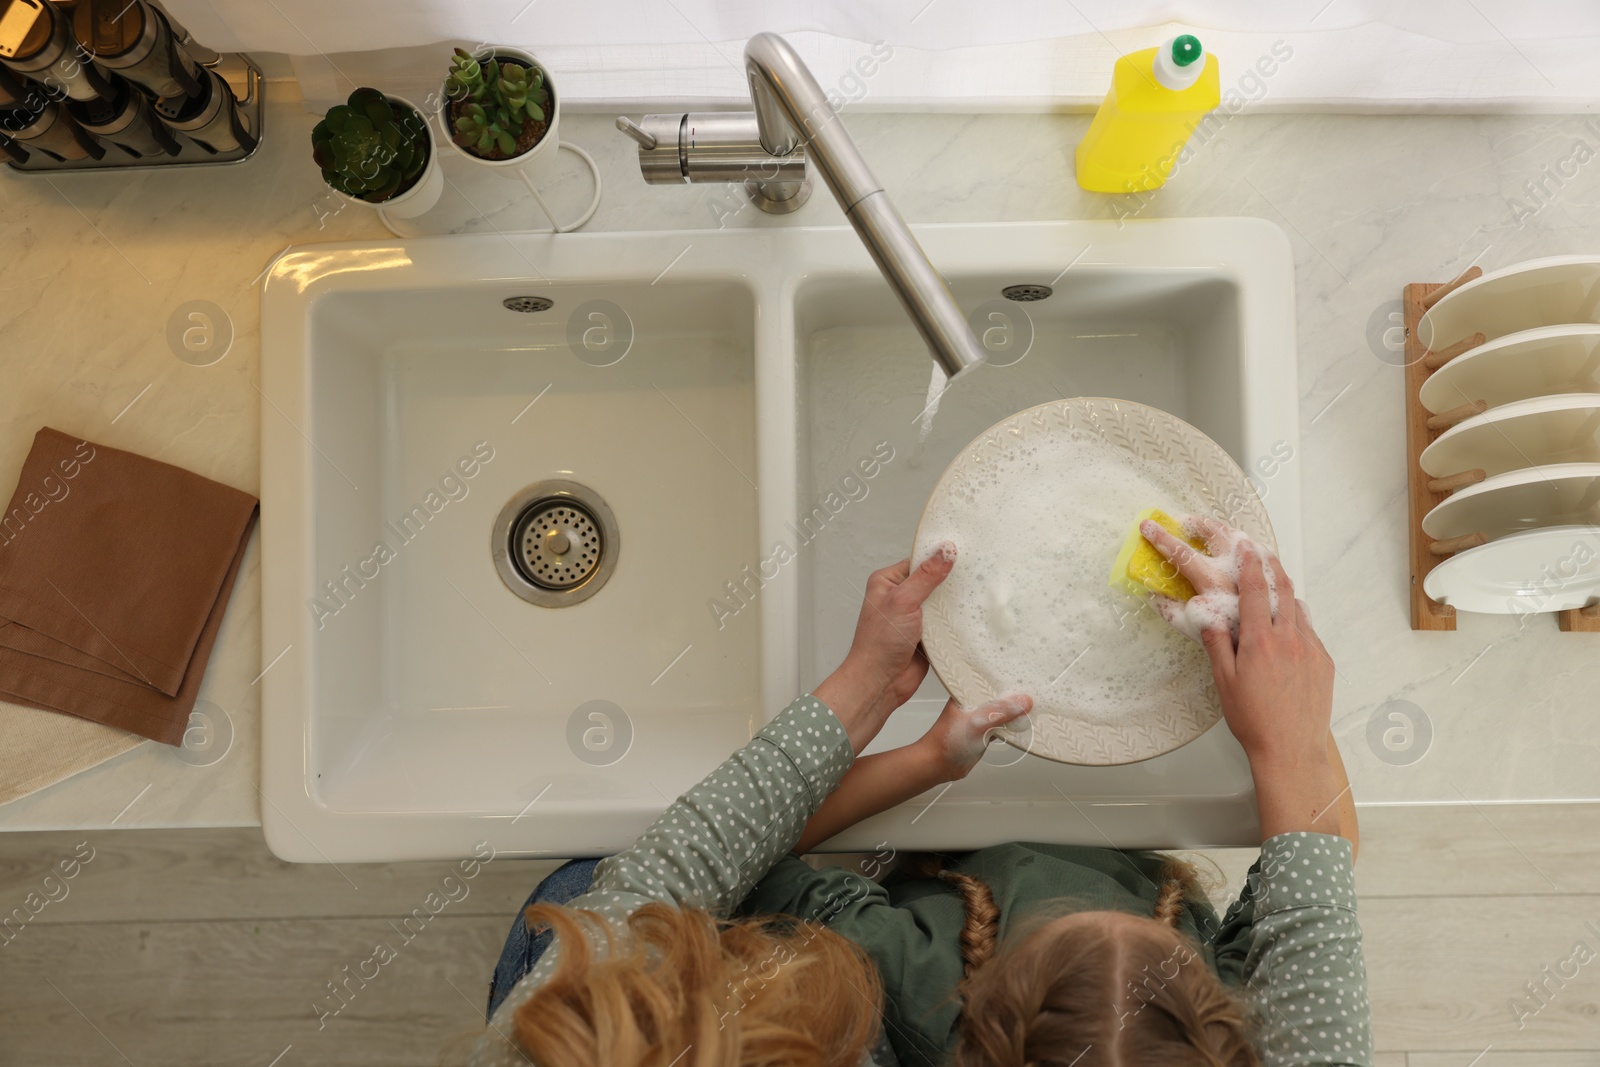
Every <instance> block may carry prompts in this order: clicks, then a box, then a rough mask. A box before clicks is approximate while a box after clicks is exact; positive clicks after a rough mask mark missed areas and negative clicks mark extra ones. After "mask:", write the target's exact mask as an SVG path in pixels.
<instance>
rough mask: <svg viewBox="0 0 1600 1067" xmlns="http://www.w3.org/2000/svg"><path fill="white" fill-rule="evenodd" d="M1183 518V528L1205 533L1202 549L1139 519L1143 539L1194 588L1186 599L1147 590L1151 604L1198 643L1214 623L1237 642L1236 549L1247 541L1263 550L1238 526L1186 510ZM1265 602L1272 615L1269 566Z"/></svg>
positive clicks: (1273, 604)
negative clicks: (1237, 528)
mask: <svg viewBox="0 0 1600 1067" xmlns="http://www.w3.org/2000/svg"><path fill="white" fill-rule="evenodd" d="M1183 523H1184V526H1185V527H1186V529H1187V530H1189V531H1192V532H1193V533H1194V534H1195V535H1197V536H1199V537H1201V538H1202V539H1204V541H1205V543H1206V551H1205V552H1199V551H1196V550H1195V549H1194V548H1193V547H1192V546H1191V545H1189V544H1188V543H1186V542H1185V541H1182V540H1180V539H1179V538H1176V537H1174V536H1172V534H1171V533H1169V532H1168V531H1167V530H1166V529H1165V528H1164V527H1162V526H1161V524H1160V523H1156V522H1152V521H1150V520H1149V519H1146V520H1145V521H1144V522H1142V523H1140V524H1139V532H1140V533H1141V534H1143V535H1144V537H1145V540H1147V541H1149V542H1150V543H1151V544H1152V545H1155V546H1156V548H1157V549H1158V550H1159V551H1160V552H1161V554H1162V555H1163V556H1165V557H1167V561H1168V562H1169V563H1171V564H1172V565H1173V566H1175V567H1176V568H1177V569H1178V573H1179V574H1181V575H1183V576H1184V577H1185V578H1187V579H1189V584H1190V585H1192V586H1194V589H1195V595H1194V596H1193V597H1192V598H1191V599H1189V600H1173V599H1172V598H1171V597H1165V596H1161V595H1160V594H1156V593H1152V594H1151V596H1150V604H1151V606H1152V607H1154V608H1155V609H1156V611H1158V612H1160V614H1161V617H1162V618H1164V619H1166V620H1167V622H1169V623H1171V624H1172V626H1173V628H1174V629H1176V630H1177V631H1178V632H1179V633H1181V634H1183V635H1184V636H1185V637H1187V638H1189V639H1190V640H1191V641H1194V642H1195V643H1197V644H1205V634H1206V633H1207V632H1209V631H1214V630H1218V629H1224V630H1226V631H1227V632H1228V634H1229V636H1230V637H1231V638H1232V640H1233V641H1234V643H1237V642H1238V640H1239V574H1240V567H1241V562H1240V561H1241V559H1242V556H1241V553H1242V552H1243V551H1244V549H1245V548H1246V546H1248V547H1250V548H1251V549H1254V550H1255V552H1256V554H1257V555H1264V554H1265V550H1264V549H1262V548H1261V546H1259V545H1257V544H1256V543H1255V542H1254V541H1251V540H1250V538H1249V537H1247V536H1245V534H1243V533H1242V532H1240V531H1239V530H1235V529H1234V528H1233V527H1231V526H1228V525H1225V524H1224V523H1221V522H1218V521H1217V520H1216V519H1208V518H1206V517H1205V516H1203V515H1187V516H1184V519H1183ZM1208 553H1209V554H1208ZM1267 603H1268V609H1269V611H1270V612H1271V614H1272V616H1273V617H1276V616H1277V614H1278V590H1277V585H1276V579H1275V577H1274V576H1273V574H1272V573H1271V572H1270V571H1268V572H1267Z"/></svg>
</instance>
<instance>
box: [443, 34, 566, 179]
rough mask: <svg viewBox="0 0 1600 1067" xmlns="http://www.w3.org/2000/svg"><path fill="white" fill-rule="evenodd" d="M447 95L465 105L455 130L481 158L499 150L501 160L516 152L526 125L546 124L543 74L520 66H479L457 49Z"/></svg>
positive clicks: (547, 100) (547, 92) (497, 63)
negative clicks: (532, 123)
mask: <svg viewBox="0 0 1600 1067" xmlns="http://www.w3.org/2000/svg"><path fill="white" fill-rule="evenodd" d="M444 90H445V96H446V97H448V98H449V99H450V101H451V102H452V103H453V104H460V105H464V106H462V107H461V108H460V109H459V110H458V112H457V114H456V118H455V130H456V133H457V134H459V135H460V136H461V137H462V138H464V139H465V141H464V143H465V144H466V145H467V146H469V147H471V148H472V149H473V150H474V151H475V152H476V153H477V154H478V155H483V154H484V153H486V152H489V151H491V150H493V149H495V148H498V149H499V150H500V154H501V155H503V156H510V155H513V154H514V153H515V152H516V150H517V138H518V136H519V135H520V134H521V133H522V130H523V127H524V126H526V125H527V123H528V120H530V119H532V120H534V121H539V122H542V121H544V118H545V107H546V106H547V105H548V104H549V103H550V90H549V89H548V88H547V87H546V86H545V84H544V71H542V70H540V69H539V68H538V67H533V66H524V65H522V64H521V63H517V62H502V61H500V60H497V59H490V60H488V61H487V62H483V63H480V62H479V61H478V60H477V59H475V58H473V56H472V54H471V53H469V52H467V51H465V50H464V49H460V48H457V49H456V50H455V57H454V58H453V59H452V60H451V64H450V74H449V76H448V77H447V78H445V83H444Z"/></svg>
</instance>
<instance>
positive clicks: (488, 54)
mask: <svg viewBox="0 0 1600 1067" xmlns="http://www.w3.org/2000/svg"><path fill="white" fill-rule="evenodd" d="M497 56H498V57H503V58H506V59H514V60H516V61H517V62H518V63H521V64H523V65H525V66H528V67H532V68H537V69H538V70H540V71H543V72H544V84H545V87H546V88H547V89H549V90H550V116H549V117H550V125H549V127H548V128H547V129H546V130H545V131H544V136H543V137H541V138H540V139H539V143H538V144H536V145H534V146H533V147H532V148H530V149H528V150H527V151H526V152H524V153H522V155H520V156H512V157H511V158H510V159H484V158H483V157H482V156H476V155H473V154H472V153H471V152H468V151H467V150H466V149H465V148H462V147H461V146H460V145H459V144H457V143H456V138H455V131H454V130H452V129H451V128H450V99H449V97H447V96H446V95H445V91H444V84H443V83H442V82H441V83H440V86H439V110H438V112H437V114H438V118H439V129H440V130H441V131H443V140H444V143H445V144H447V145H449V146H450V147H451V148H452V149H454V150H455V153H456V154H457V155H458V156H460V157H462V158H463V159H469V160H471V161H472V162H473V163H476V164H477V165H478V166H480V167H488V168H489V169H490V170H492V171H494V172H496V173H497V174H500V175H501V176H502V177H506V178H511V179H513V180H518V181H520V180H521V178H522V174H526V175H527V176H528V177H529V178H538V177H540V176H541V175H543V174H545V173H546V172H547V171H548V170H549V169H550V167H551V165H552V164H553V163H554V162H555V158H556V147H557V145H559V144H560V143H561V138H560V135H559V129H558V127H559V126H560V124H561V96H560V94H559V93H557V92H556V85H555V79H553V78H551V77H550V70H549V68H548V67H546V66H545V65H544V64H543V63H541V62H539V60H538V59H537V58H536V57H535V56H534V54H533V53H532V52H527V51H524V50H522V49H521V48H512V47H510V46H508V45H494V46H492V47H488V48H480V49H478V50H477V51H476V52H474V53H473V54H472V58H473V59H476V60H477V61H478V62H479V63H487V62H488V61H489V60H491V59H494V58H495V57H497ZM519 172H520V173H519Z"/></svg>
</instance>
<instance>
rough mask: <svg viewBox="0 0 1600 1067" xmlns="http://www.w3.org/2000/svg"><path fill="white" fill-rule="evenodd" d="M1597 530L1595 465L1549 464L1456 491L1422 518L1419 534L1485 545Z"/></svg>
mask: <svg viewBox="0 0 1600 1067" xmlns="http://www.w3.org/2000/svg"><path fill="white" fill-rule="evenodd" d="M1581 525H1600V463H1552V464H1549V465H1548V466H1544V467H1526V468H1524V469H1522V470H1516V471H1507V472H1506V473H1504V474H1497V475H1495V476H1494V477H1493V478H1489V479H1487V480H1485V481H1482V482H1479V483H1478V484H1477V485H1469V486H1467V487H1466V488H1465V489H1459V490H1457V491H1456V492H1455V493H1454V494H1453V495H1452V496H1450V497H1449V498H1447V499H1446V500H1444V501H1443V502H1442V503H1440V504H1439V505H1438V506H1437V507H1435V508H1434V509H1433V510H1432V511H1430V512H1428V514H1426V515H1424V516H1423V517H1422V532H1423V533H1425V534H1427V535H1428V536H1429V537H1433V538H1438V539H1439V540H1444V539H1445V538H1449V537H1461V536H1464V535H1466V534H1471V533H1479V532H1481V533H1484V534H1486V535H1487V536H1488V537H1489V538H1490V540H1493V539H1494V538H1496V537H1504V536H1505V535H1506V534H1513V533H1520V532H1521V531H1523V530H1532V529H1537V528H1538V527H1541V526H1581Z"/></svg>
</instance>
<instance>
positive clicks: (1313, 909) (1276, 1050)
mask: <svg viewBox="0 0 1600 1067" xmlns="http://www.w3.org/2000/svg"><path fill="white" fill-rule="evenodd" d="M1246 893H1247V894H1248V895H1250V896H1252V897H1253V898H1254V901H1255V905H1254V907H1255V920H1254V923H1253V929H1252V930H1251V933H1250V947H1249V950H1248V953H1247V955H1246V956H1245V962H1244V989H1245V992H1246V995H1247V996H1248V997H1249V998H1250V1000H1251V1002H1252V1003H1253V1004H1254V1006H1255V1008H1256V1011H1257V1012H1258V1014H1259V1015H1260V1019H1261V1039H1260V1049H1261V1053H1262V1057H1263V1060H1264V1062H1265V1063H1266V1064H1268V1065H1270V1067H1277V1065H1295V1067H1300V1065H1307V1067H1310V1065H1317V1067H1333V1065H1339V1067H1370V1065H1371V1063H1372V1010H1371V1007H1370V1005H1369V1004H1368V1002H1367V970H1366V964H1365V962H1364V960H1363V958H1362V954H1361V926H1360V924H1359V923H1358V922H1357V921H1356V887H1355V873H1354V869H1353V866H1352V857H1351V848H1350V842H1349V841H1347V840H1345V839H1344V838H1342V837H1331V836H1329V835H1327V834H1313V833H1291V834H1279V835H1278V836H1277V837H1273V838H1270V839H1269V840H1268V841H1267V842H1266V843H1265V844H1263V845H1262V846H1261V860H1260V862H1259V863H1257V865H1256V866H1255V868H1253V869H1252V870H1251V872H1250V877H1249V885H1248V888H1247V890H1246Z"/></svg>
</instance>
